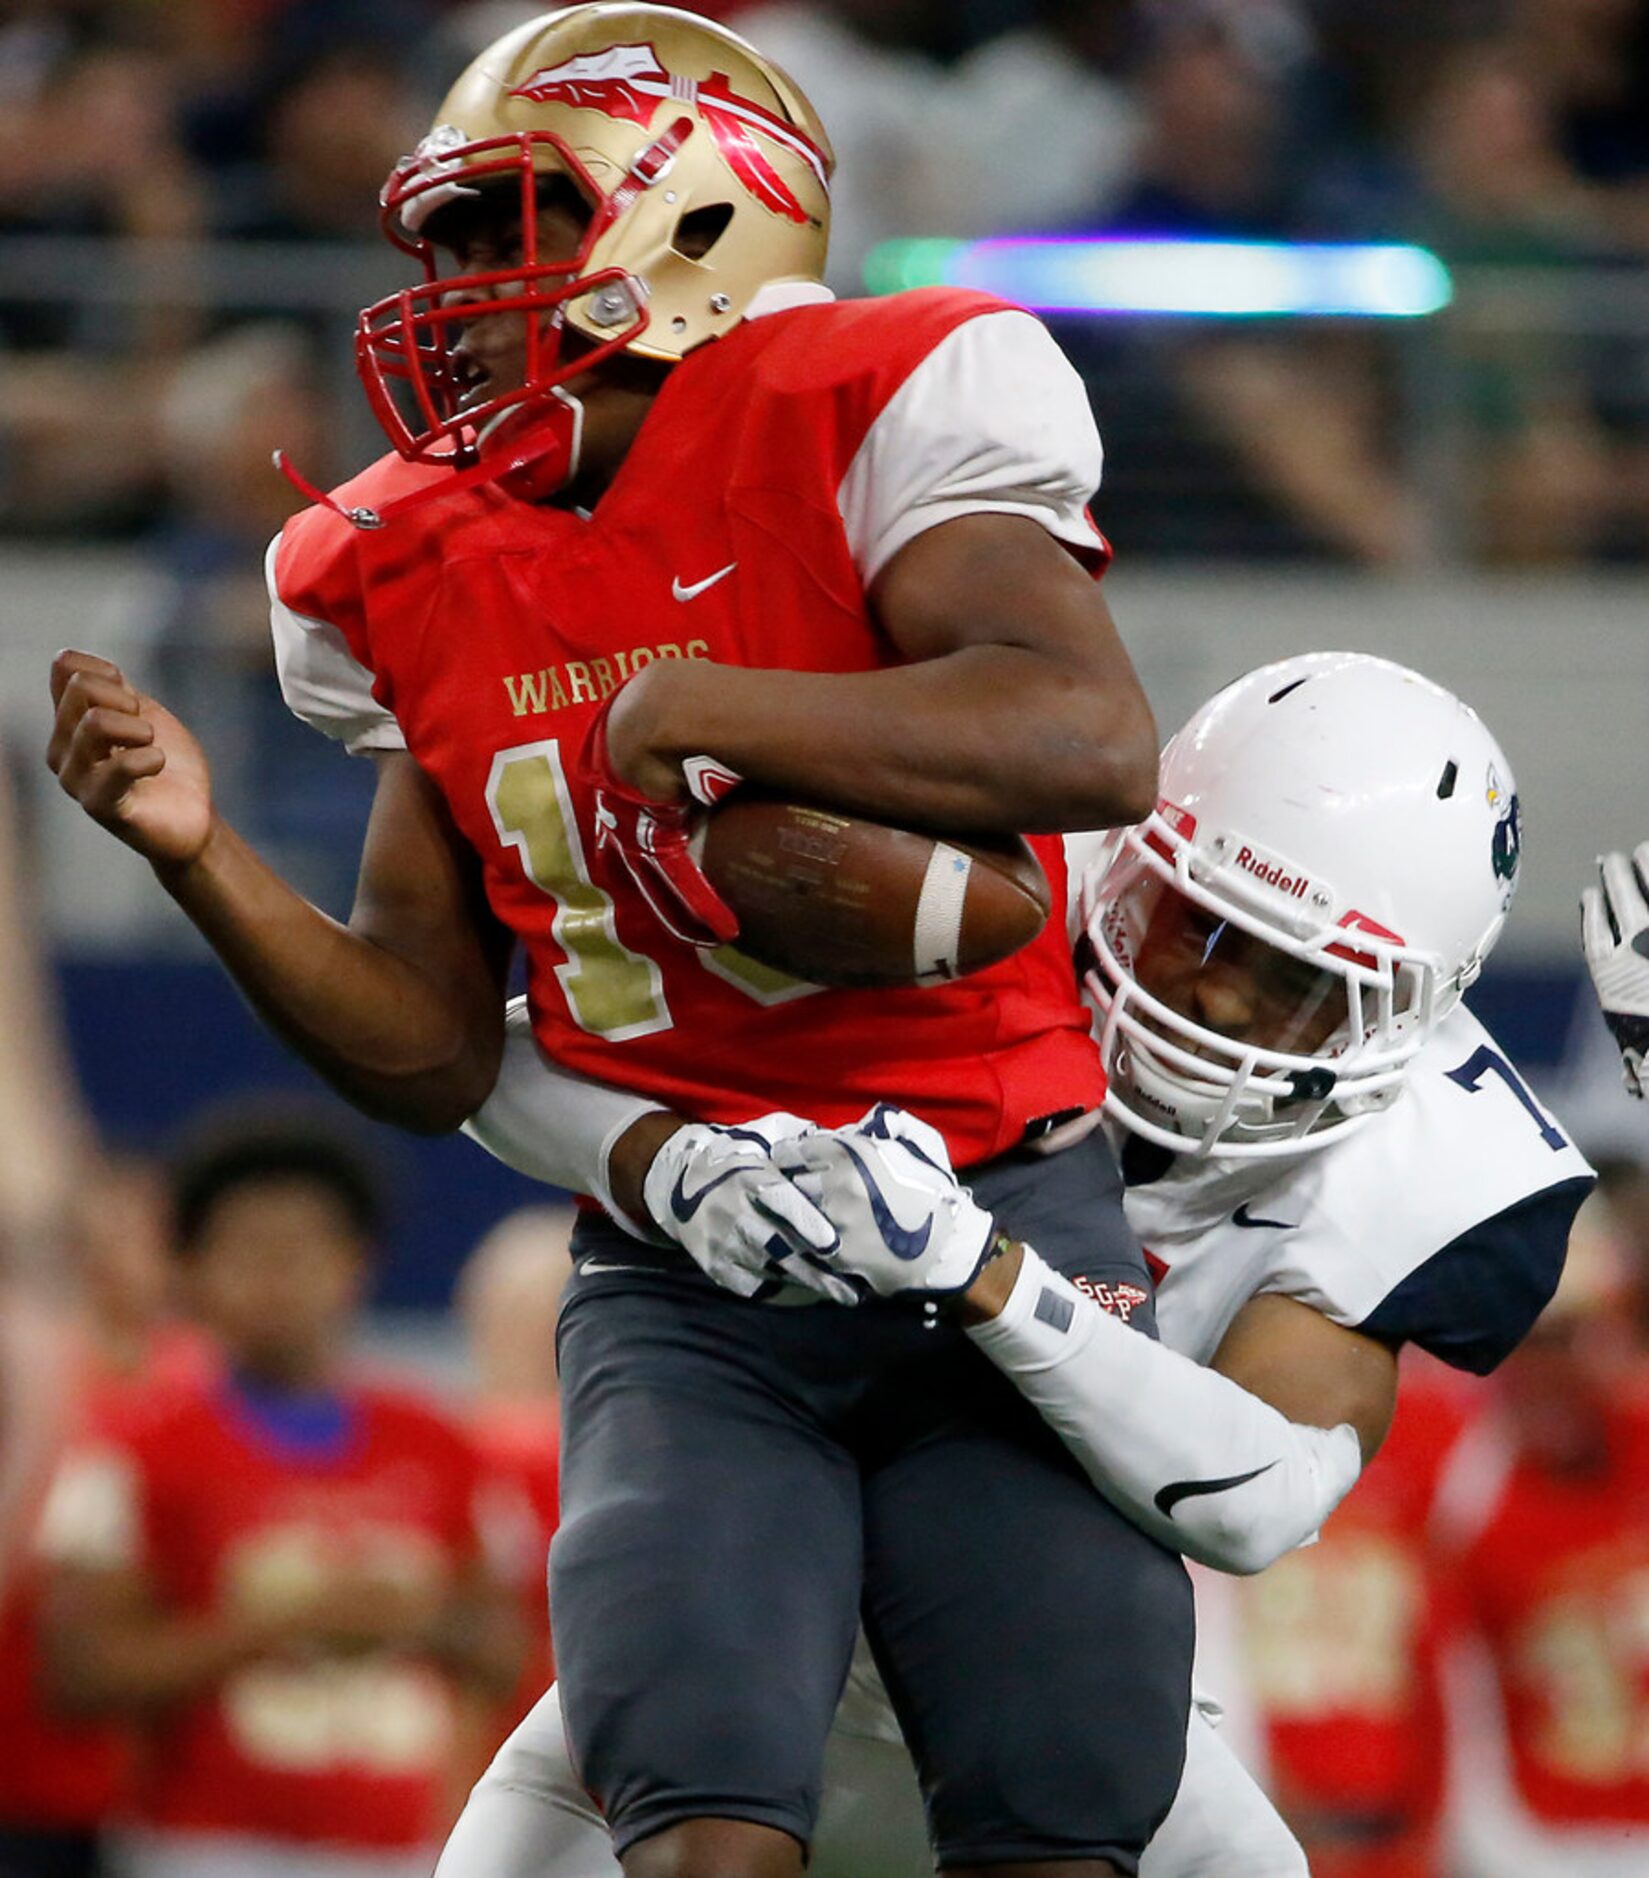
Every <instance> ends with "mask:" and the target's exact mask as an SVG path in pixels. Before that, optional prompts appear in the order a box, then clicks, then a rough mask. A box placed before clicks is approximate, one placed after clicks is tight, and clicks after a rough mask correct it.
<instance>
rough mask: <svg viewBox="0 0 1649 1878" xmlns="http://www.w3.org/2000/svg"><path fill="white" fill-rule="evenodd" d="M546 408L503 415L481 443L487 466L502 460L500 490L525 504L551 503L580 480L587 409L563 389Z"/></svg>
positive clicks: (527, 407) (554, 389) (553, 392)
mask: <svg viewBox="0 0 1649 1878" xmlns="http://www.w3.org/2000/svg"><path fill="white" fill-rule="evenodd" d="M548 396H549V400H550V402H549V404H548V405H547V406H546V405H544V404H541V403H540V402H539V401H538V400H537V399H534V400H533V401H532V402H531V403H530V404H523V405H517V406H516V407H515V409H514V410H511V411H502V412H500V413H499V415H498V416H497V417H495V418H494V419H493V420H492V422H491V423H490V424H489V425H488V426H487V427H486V429H485V430H483V431H482V432H481V435H480V437H479V438H478V439H477V443H478V444H479V447H480V450H481V458H482V461H483V462H489V461H494V460H496V459H497V458H498V457H500V456H504V457H507V458H508V459H509V463H508V467H506V468H502V469H500V470H498V471H497V472H496V477H497V482H498V486H499V487H500V488H501V489H506V490H508V491H509V493H510V494H511V495H512V496H515V497H516V498H517V499H518V500H520V501H522V502H548V501H549V499H550V497H551V496H555V495H559V494H560V493H561V491H562V490H563V489H565V488H566V487H567V485H568V483H570V482H571V481H572V480H573V478H574V477H575V476H576V475H577V474H578V466H579V461H580V458H581V457H582V455H583V451H584V405H583V402H582V401H581V400H580V399H578V398H575V397H574V396H573V394H572V393H571V392H570V391H568V390H566V389H565V388H564V387H563V386H561V385H552V386H551V388H550V391H549V394H548Z"/></svg>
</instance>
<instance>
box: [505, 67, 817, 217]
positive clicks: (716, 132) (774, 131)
mask: <svg viewBox="0 0 1649 1878" xmlns="http://www.w3.org/2000/svg"><path fill="white" fill-rule="evenodd" d="M510 96H511V97H512V98H526V99H528V100H529V101H530V102H531V103H533V104H550V103H553V102H560V103H562V104H570V105H572V106H574V107H575V108H577V109H580V110H586V111H601V112H604V113H605V114H606V115H607V116H608V117H613V118H620V119H628V120H629V121H630V122H631V123H634V124H639V125H641V126H642V128H643V129H645V128H646V127H647V125H648V124H649V123H651V122H652V117H653V113H654V111H655V110H656V109H657V108H658V105H659V103H660V101H661V100H663V99H665V98H673V99H675V100H676V101H677V102H678V103H681V104H691V105H696V106H697V108H698V111H699V115H700V116H701V117H702V118H703V119H704V122H705V124H706V126H707V127H708V129H709V131H710V134H711V136H712V137H714V138H715V140H716V148H717V149H718V150H719V151H720V152H721V156H722V160H723V161H724V162H725V163H726V165H727V167H728V168H729V169H730V170H731V171H732V172H733V174H734V175H735V176H736V177H737V178H738V179H739V181H740V183H742V184H743V186H744V187H745V189H746V190H748V191H749V193H750V194H751V195H752V196H754V197H755V199H756V200H757V201H758V202H759V203H761V205H762V206H763V207H764V208H766V209H770V210H771V211H772V212H773V213H774V214H775V215H782V216H783V217H784V218H785V220H786V221H791V222H806V221H807V220H808V219H809V217H808V213H807V211H806V209H804V208H803V207H802V205H801V203H800V202H798V201H797V200H796V197H795V195H794V193H793V192H792V191H791V189H790V188H789V186H788V185H787V184H786V182H785V180H784V178H783V177H782V176H781V175H780V174H779V172H778V171H777V170H776V169H775V168H774V167H773V165H772V163H771V162H770V161H769V160H768V158H767V157H766V156H765V155H763V153H762V149H761V146H760V145H759V144H758V143H757V141H756V136H755V135H754V134H752V133H757V134H759V135H761V136H763V137H768V138H771V139H772V141H773V142H774V143H777V144H781V145H782V146H783V147H784V148H785V149H786V150H788V151H790V153H791V154H792V155H793V156H798V157H800V158H801V159H802V161H803V162H804V163H806V165H807V166H808V168H809V169H811V170H812V171H813V173H814V175H815V176H817V177H818V179H819V183H820V186H821V187H824V188H828V187H829V168H828V165H827V164H826V162H825V159H824V155H823V152H822V151H820V149H819V148H818V146H817V145H816V144H815V143H814V142H813V140H812V139H811V138H810V137H808V136H806V135H805V134H804V133H803V132H802V131H800V130H798V129H797V128H796V126H795V125H794V124H787V123H786V122H785V121H784V119H783V118H782V117H777V116H775V115H774V113H773V112H771V111H769V110H766V109H764V108H763V107H762V106H761V105H759V104H757V103H756V102H755V101H754V100H753V99H750V98H743V97H740V96H739V94H738V93H737V92H736V91H734V89H733V87H732V84H731V82H730V81H729V79H728V77H727V74H726V73H725V72H712V73H711V75H710V76H709V77H708V78H702V79H701V78H682V77H679V76H677V75H676V74H674V73H671V72H668V71H666V70H665V68H664V67H663V65H661V64H660V63H659V58H658V54H657V53H656V52H655V51H654V50H653V48H652V46H650V45H637V46H608V47H606V48H605V49H604V50H603V51H601V52H581V53H579V55H578V56H577V57H576V58H571V59H563V60H562V62H561V63H560V64H559V65H546V66H544V67H542V68H541V69H540V70H539V71H536V72H534V73H533V75H532V77H531V78H529V79H528V80H527V81H526V82H525V84H521V85H517V86H515V88H514V89H513V90H512V91H511V92H510Z"/></svg>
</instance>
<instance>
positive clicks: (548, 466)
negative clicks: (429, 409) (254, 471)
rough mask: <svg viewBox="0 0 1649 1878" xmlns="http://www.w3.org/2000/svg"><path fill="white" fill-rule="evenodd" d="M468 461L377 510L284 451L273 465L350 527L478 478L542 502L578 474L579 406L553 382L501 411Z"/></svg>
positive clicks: (368, 524)
mask: <svg viewBox="0 0 1649 1878" xmlns="http://www.w3.org/2000/svg"><path fill="white" fill-rule="evenodd" d="M476 443H477V449H478V455H477V456H476V459H475V461H474V462H473V463H469V464H466V465H465V467H464V468H463V469H458V470H454V471H453V472H452V474H451V475H450V476H443V477H438V478H437V479H436V480H435V481H434V482H429V483H425V484H423V485H422V486H421V487H420V488H417V489H409V490H408V491H407V492H406V494H405V495H402V496H397V497H396V498H395V499H394V501H392V502H386V503H385V504H384V505H383V507H382V508H381V509H371V508H366V507H364V506H362V507H358V508H345V507H344V505H343V504H342V503H341V502H340V501H339V500H338V499H337V497H336V496H332V495H329V494H328V493H327V492H326V491H325V490H324V489H320V488H317V487H316V485H315V484H314V483H312V482H311V481H310V480H309V478H308V477H307V476H305V475H304V474H303V472H302V471H301V470H299V469H297V468H296V467H295V466H294V465H293V463H292V462H291V460H290V459H289V458H288V456H287V454H286V452H285V451H284V450H277V451H276V452H275V467H276V468H277V469H278V470H279V471H280V473H281V474H282V475H283V476H284V477H285V478H286V480H287V481H288V482H289V483H291V484H292V486H293V488H295V489H296V490H297V491H298V492H299V493H300V494H301V495H305V496H307V497H308V498H309V500H310V501H311V502H315V503H318V504H319V505H320V506H321V507H322V508H327V509H331V510H332V512H333V514H334V515H341V516H342V517H343V519H344V520H345V521H346V522H348V523H349V525H350V526H351V527H352V528H365V529H370V528H382V527H383V526H384V524H385V523H386V522H390V521H393V520H394V519H395V518H396V517H397V516H400V515H404V514H406V513H407V511H408V510H410V509H416V508H421V507H422V506H423V505H424V504H425V503H426V502H430V501H433V500H434V499H435V498H436V497H437V496H445V495H451V494H452V492H453V491H454V490H457V489H469V488H473V487H474V486H475V485H476V484H478V483H494V482H495V483H497V484H498V486H499V488H501V489H503V490H506V491H507V492H508V493H509V494H510V495H512V496H514V497H515V498H516V499H517V500H518V501H521V502H547V501H549V499H550V498H551V497H552V496H554V495H558V494H559V493H560V492H561V491H562V490H563V489H565V488H566V486H567V485H568V483H570V482H571V481H572V480H573V478H574V477H575V476H576V475H577V474H578V465H579V459H580V456H581V455H582V451H583V444H584V406H583V404H582V403H581V402H580V401H579V400H578V399H577V398H575V397H574V396H573V395H572V393H571V392H569V391H565V390H563V389H562V388H561V387H560V386H559V385H557V386H552V387H551V388H550V390H549V392H548V393H547V394H546V397H545V399H544V400H539V399H536V398H535V399H533V400H531V401H530V402H529V403H525V404H520V405H516V406H515V407H514V408H513V409H511V410H508V411H502V412H500V413H499V415H498V416H497V417H495V418H494V419H493V420H492V422H491V423H490V424H489V425H488V426H487V428H486V429H485V430H484V431H483V432H482V433H481V435H480V437H478V438H477V440H476Z"/></svg>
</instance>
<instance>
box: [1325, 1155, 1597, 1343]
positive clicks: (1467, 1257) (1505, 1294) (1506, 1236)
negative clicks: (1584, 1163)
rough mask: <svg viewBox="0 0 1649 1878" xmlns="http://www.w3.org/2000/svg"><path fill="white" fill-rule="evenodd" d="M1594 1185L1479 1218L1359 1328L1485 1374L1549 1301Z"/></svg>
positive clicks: (1585, 1177)
mask: <svg viewBox="0 0 1649 1878" xmlns="http://www.w3.org/2000/svg"><path fill="white" fill-rule="evenodd" d="M1592 1186H1593V1176H1592V1175H1590V1174H1580V1175H1576V1177H1575V1178H1574V1179H1572V1180H1563V1181H1559V1182H1558V1184H1557V1185H1556V1186H1555V1187H1546V1188H1543V1189H1542V1190H1541V1191H1540V1192H1539V1193H1533V1194H1530V1195H1529V1197H1528V1198H1527V1199H1525V1200H1519V1201H1518V1202H1517V1204H1516V1205H1515V1206H1509V1207H1507V1208H1506V1210H1505V1211H1504V1212H1503V1213H1496V1214H1495V1215H1494V1217H1493V1218H1492V1219H1485V1220H1480V1221H1479V1222H1478V1223H1477V1225H1475V1226H1473V1227H1472V1228H1471V1229H1470V1230H1469V1231H1467V1232H1463V1233H1461V1235H1460V1237H1459V1238H1458V1239H1451V1240H1450V1241H1449V1243H1448V1244H1447V1245H1446V1246H1444V1247H1443V1248H1442V1250H1441V1251H1439V1252H1434V1253H1433V1254H1432V1255H1431V1257H1430V1258H1429V1259H1427V1260H1426V1262H1425V1264H1424V1265H1419V1266H1416V1267H1415V1269H1414V1270H1413V1271H1412V1272H1410V1273H1409V1275H1408V1277H1407V1278H1405V1279H1404V1280H1403V1282H1402V1283H1401V1284H1400V1285H1398V1286H1397V1288H1396V1289H1395V1290H1394V1291H1392V1292H1390V1293H1388V1295H1387V1296H1386V1297H1385V1298H1384V1299H1383V1300H1382V1301H1381V1302H1380V1303H1379V1304H1378V1305H1376V1306H1375V1308H1374V1309H1373V1310H1372V1311H1371V1312H1370V1313H1369V1315H1368V1316H1367V1317H1365V1318H1364V1319H1363V1321H1362V1323H1360V1324H1359V1325H1358V1326H1357V1328H1358V1329H1359V1330H1360V1331H1362V1332H1363V1334H1364V1335H1365V1336H1369V1337H1378V1338H1379V1339H1380V1341H1381V1342H1382V1343H1392V1344H1397V1343H1417V1344H1419V1346H1420V1348H1421V1349H1422V1350H1425V1351H1428V1352H1429V1353H1430V1354H1431V1355H1432V1356H1436V1357H1440V1358H1441V1359H1442V1360H1443V1361H1444V1362H1445V1363H1448V1364H1450V1365H1452V1366H1453V1367H1454V1368H1455V1369H1465V1370H1470V1371H1471V1373H1472V1374H1473V1375H1474V1376H1486V1375H1487V1374H1488V1373H1489V1371H1490V1370H1491V1369H1494V1368H1495V1367H1496V1366H1497V1365H1498V1364H1499V1363H1501V1362H1502V1361H1503V1360H1504V1359H1505V1358H1506V1357H1507V1356H1509V1355H1510V1354H1511V1352H1512V1351H1513V1350H1515V1349H1516V1348H1517V1346H1518V1344H1520V1343H1521V1342H1522V1341H1523V1339H1524V1338H1525V1337H1526V1336H1527V1335H1528V1334H1529V1329H1530V1326H1531V1325H1532V1324H1533V1323H1534V1320H1535V1319H1536V1318H1537V1317H1538V1316H1539V1315H1540V1313H1541V1312H1542V1311H1543V1310H1544V1309H1545V1308H1546V1305H1547V1304H1548V1303H1549V1302H1550V1300H1551V1296H1552V1293H1553V1292H1554V1291H1555V1290H1556V1289H1557V1281H1558V1279H1559V1277H1560V1276H1561V1275H1562V1272H1563V1258H1564V1254H1565V1252H1566V1251H1567V1250H1568V1245H1569V1228H1570V1226H1571V1225H1573V1223H1574V1217H1575V1214H1576V1213H1577V1212H1578V1211H1579V1210H1580V1203H1581V1201H1582V1200H1584V1199H1585V1198H1586V1196H1587V1194H1588V1193H1590V1192H1591V1190H1592Z"/></svg>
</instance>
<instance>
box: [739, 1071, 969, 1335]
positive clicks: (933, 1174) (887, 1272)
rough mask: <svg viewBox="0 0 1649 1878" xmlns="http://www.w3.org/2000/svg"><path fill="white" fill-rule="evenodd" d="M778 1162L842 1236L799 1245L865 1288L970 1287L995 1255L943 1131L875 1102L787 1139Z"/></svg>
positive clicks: (929, 1291) (928, 1293)
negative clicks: (846, 1123)
mask: <svg viewBox="0 0 1649 1878" xmlns="http://www.w3.org/2000/svg"><path fill="white" fill-rule="evenodd" d="M773 1159H774V1161H775V1162H776V1163H777V1164H778V1165H779V1166H780V1167H782V1168H783V1169H784V1171H785V1172H786V1173H787V1174H788V1175H789V1176H790V1177H791V1179H792V1180H793V1181H794V1182H795V1183H796V1185H797V1187H798V1188H800V1190H801V1191H802V1192H803V1193H804V1194H805V1195H806V1196H807V1198H808V1199H809V1200H811V1201H812V1202H813V1204H814V1205H815V1206H816V1207H817V1208H818V1210H819V1211H820V1212H821V1213H822V1214H824V1215H825V1216H826V1218H828V1219H829V1221H830V1222H831V1224H832V1225H833V1226H834V1227H835V1228H836V1231H837V1234H838V1235H839V1243H838V1244H837V1245H836V1246H835V1248H834V1249H833V1250H829V1251H827V1250H824V1249H822V1248H813V1249H811V1250H808V1251H805V1252H803V1253H802V1255H801V1256H802V1258H803V1259H804V1260H805V1261H806V1262H807V1263H808V1264H811V1265H815V1266H819V1267H822V1268H823V1269H825V1270H826V1271H829V1272H834V1273H838V1274H841V1275H842V1276H843V1277H845V1278H847V1279H849V1280H851V1281H852V1282H853V1283H854V1284H855V1285H856V1286H857V1287H858V1289H859V1290H860V1291H861V1292H862V1293H864V1294H870V1293H874V1294H875V1295H876V1296H877V1297H882V1298H889V1297H894V1296H898V1295H910V1294H915V1295H917V1296H921V1297H934V1298H937V1297H943V1296H946V1295H949V1294H951V1293H954V1292H958V1291H964V1290H966V1289H967V1287H968V1286H969V1285H970V1284H972V1283H973V1281H974V1279H975V1278H976V1277H977V1276H978V1274H979V1268H980V1267H981V1266H982V1265H983V1264H984V1263H985V1261H986V1260H987V1259H988V1258H989V1257H990V1254H991V1250H992V1248H993V1247H994V1245H995V1243H996V1239H997V1230H996V1222H995V1220H993V1219H992V1218H991V1216H990V1214H989V1213H987V1212H986V1211H985V1210H984V1208H983V1207H981V1206H978V1205H976V1204H975V1203H974V1199H973V1196H972V1195H971V1194H970V1193H969V1192H968V1190H967V1189H966V1188H965V1187H964V1186H962V1185H961V1184H960V1182H958V1180H957V1178H956V1176H955V1174H954V1173H952V1172H951V1165H950V1155H949V1153H948V1151H947V1150H946V1147H945V1142H944V1137H943V1136H942V1135H941V1134H940V1133H939V1131H938V1130H937V1129H936V1128H930V1127H929V1126H928V1124H927V1123H926V1122H923V1121H918V1120H917V1118H916V1117H915V1116H914V1115H910V1114H907V1113H906V1112H905V1110H903V1109H897V1108H893V1107H891V1106H890V1105H889V1104H887V1103H878V1104H877V1105H876V1107H875V1108H873V1109H872V1110H871V1111H870V1112H869V1114H867V1115H864V1116H862V1117H861V1118H860V1119H859V1121H857V1122H855V1123H854V1124H853V1126H852V1127H851V1128H835V1129H828V1130H827V1129H819V1130H816V1131H815V1132H814V1133H812V1134H807V1135H798V1136H796V1137H795V1138H794V1139H792V1140H789V1141H783V1142H780V1143H779V1144H778V1145H777V1146H776V1147H775V1148H774V1150H773Z"/></svg>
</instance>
